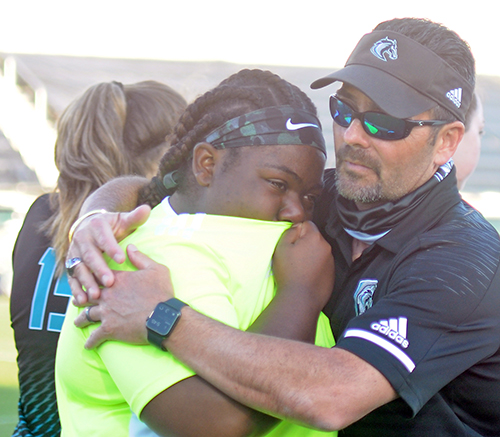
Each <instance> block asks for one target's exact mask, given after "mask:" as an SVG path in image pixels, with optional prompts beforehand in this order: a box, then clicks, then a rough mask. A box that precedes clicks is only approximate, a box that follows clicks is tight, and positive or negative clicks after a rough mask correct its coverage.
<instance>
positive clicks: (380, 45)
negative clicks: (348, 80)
mask: <svg viewBox="0 0 500 437" xmlns="http://www.w3.org/2000/svg"><path fill="white" fill-rule="evenodd" d="M370 52H372V54H373V55H374V56H376V57H377V58H378V59H380V60H381V61H384V62H387V58H389V59H391V60H393V61H394V60H396V59H398V42H397V41H396V40H395V39H389V37H388V36H386V37H385V38H382V39H381V40H378V41H377V42H376V43H375V44H373V47H372V48H371V49H370Z"/></svg>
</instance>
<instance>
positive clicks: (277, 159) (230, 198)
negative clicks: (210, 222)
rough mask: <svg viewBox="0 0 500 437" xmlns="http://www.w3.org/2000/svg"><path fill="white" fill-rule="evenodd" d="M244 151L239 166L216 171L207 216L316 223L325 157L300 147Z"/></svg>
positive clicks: (267, 147)
mask: <svg viewBox="0 0 500 437" xmlns="http://www.w3.org/2000/svg"><path fill="white" fill-rule="evenodd" d="M220 152H223V153H224V152H227V151H219V153H220ZM240 152H241V153H240V156H238V158H237V159H236V162H234V161H233V162H232V163H231V164H230V165H224V164H222V165H219V166H217V167H216V168H215V169H214V177H213V180H212V183H211V184H210V187H209V188H208V189H207V192H206V197H205V204H206V208H205V212H208V213H211V214H220V215H229V216H236V217H246V218H254V219H260V220H270V221H290V222H293V223H298V222H302V221H304V220H311V219H312V212H313V208H314V202H315V199H316V198H317V197H318V196H319V194H320V193H321V189H322V187H323V169H324V165H325V156H324V155H323V153H321V152H320V151H319V150H317V149H315V148H314V147H311V146H300V145H289V146H286V145H284V146H252V147H242V148H241V149H240Z"/></svg>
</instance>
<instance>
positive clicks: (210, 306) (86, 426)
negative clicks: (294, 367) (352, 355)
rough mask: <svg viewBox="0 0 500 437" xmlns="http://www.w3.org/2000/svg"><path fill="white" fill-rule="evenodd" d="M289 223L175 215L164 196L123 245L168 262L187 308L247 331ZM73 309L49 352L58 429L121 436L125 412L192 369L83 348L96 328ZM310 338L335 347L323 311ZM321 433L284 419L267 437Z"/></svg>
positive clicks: (144, 349) (270, 286)
mask: <svg viewBox="0 0 500 437" xmlns="http://www.w3.org/2000/svg"><path fill="white" fill-rule="evenodd" d="M289 226H290V224H289V223H285V222H266V221H261V220H252V219H243V218H237V217H227V216H216V215H207V214H180V215H177V214H176V213H175V212H174V211H173V210H172V209H171V208H170V205H169V203H168V200H164V201H163V202H162V203H161V204H160V205H159V206H158V207H156V208H155V209H153V211H152V213H151V217H150V218H149V220H148V222H147V223H146V224H145V225H144V226H142V227H140V228H139V229H138V230H137V231H136V232H134V233H133V234H132V235H130V236H129V237H127V238H126V239H125V240H124V241H123V242H122V243H121V246H122V247H123V248H125V247H126V246H127V245H128V244H131V243H133V244H135V245H136V246H137V247H138V248H139V250H141V251H142V252H144V253H145V254H147V255H148V256H149V257H151V258H152V259H154V260H155V261H157V262H159V263H161V264H165V265H167V266H168V267H169V269H170V273H171V277H172V282H173V285H174V289H175V294H176V297H178V298H179V299H181V300H183V301H185V302H186V303H188V304H189V305H190V306H191V307H192V308H194V309H195V310H197V311H199V312H201V313H203V314H205V315H207V316H209V317H211V318H213V319H216V320H219V321H221V322H223V323H225V324H227V325H230V326H232V327H234V328H238V329H242V330H246V329H247V328H248V327H249V326H250V325H251V324H252V323H253V322H254V320H255V319H256V318H257V317H258V316H259V314H260V313H261V312H262V311H263V310H264V308H265V307H266V306H267V305H268V303H269V302H270V300H271V299H272V298H273V296H274V293H275V289H274V280H273V276H272V271H271V259H272V255H273V252H274V249H275V246H276V244H277V242H278V240H279V238H280V236H281V234H282V233H283V232H284V231H285V230H286V229H287V228H288V227H289ZM109 265H110V266H111V267H112V268H113V269H116V270H134V269H135V268H134V267H133V266H132V264H131V263H130V261H128V260H127V261H126V262H125V263H124V264H123V265H117V264H116V263H114V262H110V263H109ZM78 311H79V310H78V309H77V308H75V307H73V306H70V308H69V309H68V313H67V317H66V321H65V323H64V326H63V329H62V332H61V336H60V339H59V344H58V351H57V357H56V391H57V398H58V407H59V415H60V418H61V425H62V435H63V436H64V437H71V436H82V435H91V436H109V435H113V436H128V435H129V434H128V433H129V424H130V421H131V416H132V414H131V410H132V411H133V412H134V413H135V414H136V415H137V416H138V417H140V414H141V411H142V409H143V408H144V407H145V406H146V405H147V404H148V402H149V401H150V400H151V399H153V398H154V397H155V396H157V395H158V394H159V393H161V392H163V391H164V390H166V389H168V388H169V387H170V386H172V385H174V384H175V383H177V382H179V381H181V380H183V379H186V378H188V377H190V376H193V375H194V372H193V371H192V370H191V369H190V368H188V367H187V366H185V365H184V364H182V363H181V362H180V361H178V360H177V359H176V358H174V357H173V356H172V355H171V354H170V353H168V352H162V351H160V350H159V349H157V348H156V347H154V346H150V345H128V344H124V343H120V342H115V341H108V342H105V343H104V344H103V345H101V346H99V347H98V348H96V349H94V350H85V349H84V347H83V345H84V343H85V341H86V339H87V338H88V336H89V335H90V333H91V332H92V330H93V329H95V328H96V325H92V326H89V327H88V328H85V329H77V328H75V327H74V325H73V320H74V318H75V317H76V316H77V314H78ZM316 344H318V345H321V346H325V347H331V346H333V344H334V342H333V335H332V333H331V330H330V326H329V322H328V320H327V318H326V316H324V315H323V314H322V317H321V318H320V321H319V323H318V333H317V342H316ZM325 434H326V433H322V432H319V431H314V430H310V429H308V428H303V427H300V426H298V425H295V424H292V423H290V422H286V421H284V422H282V423H280V424H279V425H278V426H277V427H276V428H274V429H273V430H272V431H271V432H270V433H269V434H268V435H270V436H273V437H275V436H276V437H277V436H301V437H302V436H311V437H312V436H316V435H318V436H320V435H325ZM331 434H332V433H330V434H329V435H331Z"/></svg>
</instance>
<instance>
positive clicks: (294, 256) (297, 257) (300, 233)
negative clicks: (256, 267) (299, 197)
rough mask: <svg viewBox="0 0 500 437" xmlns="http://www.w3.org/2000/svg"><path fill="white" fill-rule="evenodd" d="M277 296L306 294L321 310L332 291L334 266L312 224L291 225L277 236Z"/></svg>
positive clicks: (319, 234) (326, 247)
mask: <svg viewBox="0 0 500 437" xmlns="http://www.w3.org/2000/svg"><path fill="white" fill-rule="evenodd" d="M273 273H274V277H275V280H276V283H277V285H278V293H279V292H281V291H282V290H284V292H300V293H306V294H308V298H309V299H310V301H311V302H314V303H316V305H317V307H318V308H319V310H321V309H322V308H323V307H324V306H325V305H326V303H327V301H328V299H329V298H330V295H331V293H332V290H333V283H334V278H335V264H334V261H333V256H332V252H331V247H330V245H329V244H328V243H327V242H326V241H325V239H324V238H323V237H322V235H321V233H320V232H319V231H318V228H317V227H316V225H314V223H312V222H304V223H299V224H296V225H294V226H292V227H291V228H290V229H289V230H287V231H286V232H285V233H284V234H283V236H282V237H281V239H280V241H279V243H278V246H277V247H276V251H275V254H274V257H273Z"/></svg>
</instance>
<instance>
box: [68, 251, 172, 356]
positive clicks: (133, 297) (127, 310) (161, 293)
mask: <svg viewBox="0 0 500 437" xmlns="http://www.w3.org/2000/svg"><path fill="white" fill-rule="evenodd" d="M127 254H128V257H129V259H130V261H131V262H132V264H134V266H136V267H137V268H138V270H137V271H134V272H123V271H115V272H114V273H115V281H114V283H113V286H112V287H109V288H103V289H102V290H101V296H100V297H99V299H98V300H96V301H91V303H93V304H95V305H94V306H92V307H91V309H90V311H89V316H90V318H91V319H92V320H94V321H96V322H97V321H100V322H101V325H100V326H99V327H98V328H97V329H95V330H94V331H93V332H92V334H91V335H90V337H89V338H88V340H87V342H86V343H85V348H87V349H92V348H94V347H96V346H99V345H100V344H101V343H103V342H104V341H106V340H119V341H122V342H125V343H134V344H147V332H146V319H147V318H148V316H149V315H150V314H151V312H152V311H153V310H154V308H155V307H156V305H157V304H158V303H159V302H164V301H166V300H168V299H170V298H171V297H173V287H172V283H171V281H170V272H169V270H168V268H167V267H165V266H164V265H162V264H158V263H156V262H155V261H153V260H152V259H151V258H149V257H147V256H146V255H144V254H143V253H141V252H139V251H138V250H137V248H136V247H135V246H133V245H132V244H131V245H129V246H128V247H127ZM89 323H90V322H89V321H88V320H87V318H86V315H85V311H82V312H81V313H80V315H79V316H78V317H77V318H76V319H75V325H76V326H77V327H79V328H83V327H85V326H88V325H89Z"/></svg>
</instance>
